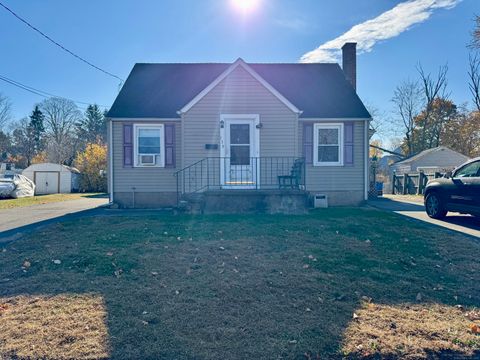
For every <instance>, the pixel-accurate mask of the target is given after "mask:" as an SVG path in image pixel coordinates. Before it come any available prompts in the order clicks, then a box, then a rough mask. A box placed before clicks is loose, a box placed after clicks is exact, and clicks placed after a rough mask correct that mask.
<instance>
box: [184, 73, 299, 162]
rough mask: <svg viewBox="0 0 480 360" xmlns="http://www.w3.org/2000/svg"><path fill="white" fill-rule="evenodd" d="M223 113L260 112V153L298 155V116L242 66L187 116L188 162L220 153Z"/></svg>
mask: <svg viewBox="0 0 480 360" xmlns="http://www.w3.org/2000/svg"><path fill="white" fill-rule="evenodd" d="M221 114H259V115H260V123H261V124H262V126H263V127H262V128H261V129H260V130H259V131H260V156H261V157H264V156H297V155H298V148H297V142H296V141H295V139H296V138H297V134H296V131H297V125H296V124H297V115H296V114H295V113H293V112H292V111H291V110H290V109H289V108H287V106H286V105H285V104H284V103H283V102H281V101H280V100H279V99H278V98H277V97H276V96H274V95H273V94H272V93H271V92H270V91H268V90H267V89H266V88H265V87H264V86H263V85H261V84H260V83H259V82H258V81H257V80H256V79H254V78H253V77H252V76H251V75H250V74H249V73H248V72H247V71H246V70H245V69H243V68H242V67H241V66H239V67H237V68H236V69H235V70H234V71H233V72H232V73H231V74H230V75H229V76H228V77H226V78H225V79H224V80H223V81H221V82H220V83H219V84H218V85H217V86H216V87H214V88H213V89H212V90H211V91H210V92H209V93H208V94H206V95H205V96H204V97H203V98H202V99H201V100H200V101H199V102H198V103H196V104H195V105H194V106H193V107H192V108H191V109H190V110H189V111H187V112H186V113H185V114H184V115H183V124H182V127H183V132H182V133H183V143H184V162H183V163H184V164H185V166H188V165H189V164H192V163H194V162H195V161H198V160H200V159H203V158H205V157H218V156H220V147H219V149H218V150H206V149H205V144H219V143H220V115H221Z"/></svg>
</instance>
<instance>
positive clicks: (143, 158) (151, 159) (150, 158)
mask: <svg viewBox="0 0 480 360" xmlns="http://www.w3.org/2000/svg"><path fill="white" fill-rule="evenodd" d="M140 165H149V166H153V165H155V155H140Z"/></svg>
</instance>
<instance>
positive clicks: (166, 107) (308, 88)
mask: <svg viewBox="0 0 480 360" xmlns="http://www.w3.org/2000/svg"><path fill="white" fill-rule="evenodd" d="M231 65H232V64H213V63H211V64H136V65H135V66H134V67H133V69H132V71H131V73H130V75H129V76H128V79H127V81H126V82H125V84H124V85H123V87H122V90H121V91H120V93H119V94H118V96H117V98H116V99H115V102H114V103H113V105H112V107H111V109H110V111H109V112H108V117H112V118H176V117H178V115H177V111H178V110H180V109H181V108H182V107H184V106H185V105H186V104H187V103H188V102H190V101H191V100H192V99H193V98H194V97H195V96H196V95H198V94H199V93H200V92H201V91H202V90H203V89H205V88H206V87H207V86H208V85H209V84H210V83H212V82H213V81H214V80H215V79H216V78H217V77H218V76H220V74H222V73H223V72H224V71H225V70H226V69H228V67H229V66H231ZM248 65H249V66H250V67H251V68H252V69H253V70H255V71H256V72H257V73H258V74H259V75H260V76H261V77H262V78H263V79H265V80H266V81H267V82H268V83H269V84H270V85H271V86H273V87H274V88H275V89H276V90H277V91H278V92H279V93H280V94H282V95H283V96H284V97H285V98H286V99H288V100H289V101H290V102H291V103H292V104H293V105H295V106H296V107H297V108H298V109H300V110H302V111H303V113H302V115H301V117H302V118H313V117H319V118H369V117H370V114H369V113H368V111H367V109H366V108H365V106H364V105H363V103H362V101H361V100H360V98H359V97H358V96H357V94H356V92H355V90H354V89H353V87H352V86H351V84H350V83H349V82H348V81H347V80H346V79H345V75H344V73H343V71H342V69H341V68H340V66H339V65H338V64H248Z"/></svg>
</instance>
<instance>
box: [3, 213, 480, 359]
mask: <svg viewBox="0 0 480 360" xmlns="http://www.w3.org/2000/svg"><path fill="white" fill-rule="evenodd" d="M4 248H5V250H6V251H4V252H1V250H0V296H1V298H0V304H1V303H2V301H4V300H5V299H6V298H11V297H14V298H15V297H18V296H29V297H36V296H56V295H61V294H95V295H96V296H99V297H101V298H102V299H103V303H104V306H105V311H106V320H105V322H106V327H107V328H108V344H107V345H106V344H99V345H98V346H103V347H105V346H107V347H108V349H109V350H108V351H109V354H108V357H111V358H115V359H132V358H164V359H173V358H175V359H218V358H228V359H246V358H254V359H272V358H278V359H282V358H285V359H308V358H311V359H316V358H321V359H323V358H337V357H338V358H342V357H343V355H345V354H344V353H343V352H344V351H345V348H346V345H348V344H349V341H350V339H349V338H348V337H347V335H348V334H347V335H346V329H348V328H349V327H350V326H351V325H352V323H353V322H354V321H357V320H352V316H353V314H354V312H356V311H359V309H362V307H364V306H365V304H368V303H369V302H372V303H374V304H389V305H392V306H397V307H398V306H399V305H400V306H403V305H405V304H410V303H415V302H420V303H422V304H425V306H426V307H428V306H429V305H428V304H430V303H438V304H444V305H447V306H450V307H452V309H453V306H454V305H456V304H462V305H463V306H480V303H479V299H480V289H479V286H478V283H479V280H480V275H479V274H480V272H479V270H480V264H479V262H478V261H477V256H478V253H479V250H480V245H479V244H478V243H476V242H474V241H472V240H471V238H468V237H464V236H462V235H453V234H451V233H448V232H444V231H442V230H437V231H432V228H431V227H429V226H427V225H425V226H424V225H421V224H417V223H411V222H409V221H406V220H404V219H402V218H400V217H398V216H396V215H394V214H389V213H383V212H379V211H374V210H366V209H329V210H325V211H316V212H313V213H312V214H310V215H307V216H278V215H275V216H273V215H244V216H196V217H194V216H192V217H190V216H169V215H163V214H162V215H161V216H148V217H145V218H141V219H140V218H138V217H135V218H129V217H97V218H87V219H80V220H76V221H74V222H73V221H72V222H66V223H61V224H56V225H51V226H50V227H48V228H45V229H43V230H41V231H39V233H37V234H35V235H33V234H32V235H29V236H27V237H25V238H24V239H21V240H19V241H16V242H13V243H11V244H9V245H6V246H5V247H4ZM53 260H60V264H58V261H57V262H54V261H53ZM25 261H27V262H28V264H27V265H29V266H24V268H22V265H25ZM370 299H371V300H370ZM7 300H8V299H7ZM0 309H1V308H0ZM5 311H9V310H8V309H7V310H5ZM460 316H461V317H463V314H460ZM0 319H1V312H0ZM74 320H75V319H73V321H74ZM419 320H420V322H419V323H421V319H419ZM25 321H28V319H25ZM83 322H84V321H83ZM16 324H18V323H16ZM57 325H58V324H57ZM4 326H8V324H7V325H4ZM45 331H47V332H48V328H47V329H45ZM466 331H468V329H466ZM368 335H369V334H368V333H366V336H368ZM414 335H415V334H410V336H414ZM65 336H67V337H68V336H69V335H68V328H66V330H65ZM433 340H434V339H432V341H433ZM4 341H7V342H8V341H9V339H6V340H4ZM105 341H107V340H105ZM70 342H71V341H70ZM64 343H65V342H62V344H64ZM3 345H4V344H3ZM27 345H28V344H26V346H25V348H24V349H19V350H17V352H16V353H10V356H12V354H15V355H16V356H18V357H25V358H26V357H28V356H30V357H35V356H36V357H38V356H39V354H38V353H35V350H34V349H33V350H32V347H31V346H30V347H29V346H27ZM30 345H31V344H30ZM65 346H67V347H68V341H67V345H65ZM367 346H370V343H367ZM381 346H382V344H381V342H377V344H376V345H375V347H373V348H368V349H367V350H368V351H363V350H364V348H363V347H362V348H355V349H357V350H358V351H350V352H349V354H348V355H349V356H350V357H352V358H361V357H371V358H403V357H404V356H405V354H406V353H405V351H406V350H405V349H398V351H397V352H393V353H392V352H388V353H382V347H381ZM432 346H433V347H432V349H424V354H423V355H422V356H424V357H427V356H430V357H431V358H435V356H437V357H438V354H439V353H440V352H441V351H440V349H436V348H435V346H434V345H432ZM456 346H457V347H455V346H453V347H452V349H453V352H454V353H455V354H456V355H459V354H465V353H467V354H468V355H469V356H470V357H472V356H474V355H472V354H471V353H472V351H473V350H475V349H478V348H480V343H473V344H472V343H468V344H461V343H460V344H456ZM60 350H61V349H60ZM407 350H408V349H407ZM2 351H3V350H2V342H1V341H0V356H1V355H5V354H2ZM428 352H432V354H429V355H428ZM426 354H427V355H426ZM43 355H45V357H46V358H49V354H48V353H47V354H43ZM78 357H80V356H78ZM50 358H52V357H50Z"/></svg>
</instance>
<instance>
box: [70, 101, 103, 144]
mask: <svg viewBox="0 0 480 360" xmlns="http://www.w3.org/2000/svg"><path fill="white" fill-rule="evenodd" d="M77 132H78V136H79V138H80V139H81V141H83V142H84V143H95V142H98V141H100V142H102V143H105V141H106V134H107V126H106V123H105V116H104V113H103V112H102V111H101V110H100V108H99V106H98V105H97V104H93V105H88V107H87V110H86V111H85V116H84V118H83V119H81V120H80V121H79V122H78V123H77Z"/></svg>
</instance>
